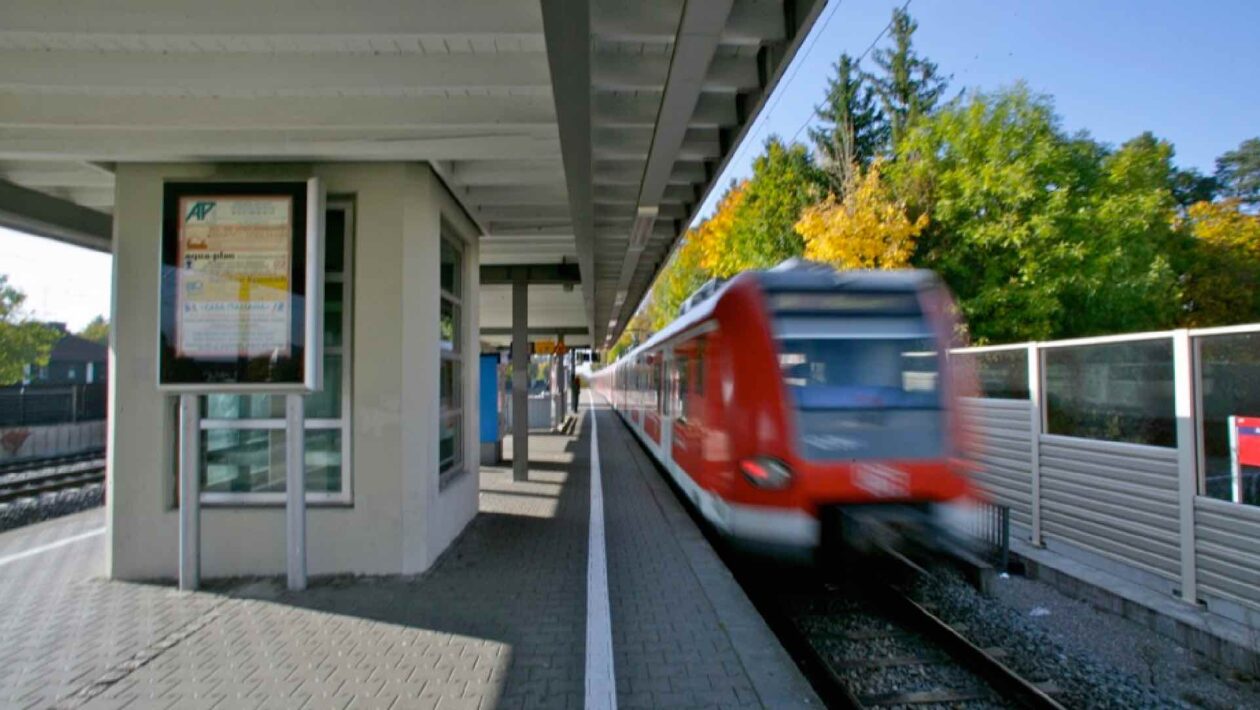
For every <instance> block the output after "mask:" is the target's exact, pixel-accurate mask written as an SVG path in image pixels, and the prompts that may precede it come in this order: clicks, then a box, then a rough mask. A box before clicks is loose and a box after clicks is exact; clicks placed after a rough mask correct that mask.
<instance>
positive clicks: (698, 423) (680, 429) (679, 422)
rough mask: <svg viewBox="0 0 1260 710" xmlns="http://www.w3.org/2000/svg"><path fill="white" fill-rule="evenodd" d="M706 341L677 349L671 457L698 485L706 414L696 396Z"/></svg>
mask: <svg viewBox="0 0 1260 710" xmlns="http://www.w3.org/2000/svg"><path fill="white" fill-rule="evenodd" d="M703 337H704V336H699V337H696V338H692V339H690V340H687V341H685V342H682V343H679V344H678V346H677V347H675V349H674V358H675V361H674V371H675V373H676V378H675V382H676V384H675V391H674V404H675V410H674V426H673V430H674V437H673V442H672V444H673V447H672V451H671V455H672V456H673V459H674V463H676V464H678V467H679V468H681V469H682V470H683V472H684V473H685V474H687V476H689V477H690V478H692V479H693V480H695V481H696V482H697V483H699V482H700V479H701V478H702V475H703V471H702V469H701V462H702V458H703V457H702V456H701V453H702V452H701V442H702V432H703V428H704V427H703V424H704V423H703V421H702V420H703V413H702V411H701V408H700V406H699V405H700V400H701V398H700V396H698V394H697V391H696V390H697V387H696V385H697V382H696V370H697V368H696V363H697V360H698V359H699V355H700V352H701V350H703V347H704V346H703V345H702V342H703Z"/></svg>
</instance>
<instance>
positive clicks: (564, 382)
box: [556, 335, 569, 422]
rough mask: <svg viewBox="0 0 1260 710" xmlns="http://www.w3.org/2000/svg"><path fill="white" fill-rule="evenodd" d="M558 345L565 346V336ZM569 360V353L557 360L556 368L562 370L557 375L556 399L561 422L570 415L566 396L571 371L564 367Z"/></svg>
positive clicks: (561, 336) (557, 340)
mask: <svg viewBox="0 0 1260 710" xmlns="http://www.w3.org/2000/svg"><path fill="white" fill-rule="evenodd" d="M556 343H558V344H559V345H564V335H560V336H558V337H557V338H556ZM568 358H569V353H567V352H565V353H562V354H561V355H559V356H558V357H557V358H556V367H558V368H560V371H559V372H558V373H557V374H556V397H557V398H558V399H559V404H558V405H557V407H556V409H557V410H558V411H559V412H560V417H559V419H560V421H561V422H563V421H564V418H565V416H567V415H568V413H569V399H568V397H566V396H565V394H566V393H567V392H568V390H569V370H568V369H567V368H566V367H565V366H564V364H565V360H567V359H568Z"/></svg>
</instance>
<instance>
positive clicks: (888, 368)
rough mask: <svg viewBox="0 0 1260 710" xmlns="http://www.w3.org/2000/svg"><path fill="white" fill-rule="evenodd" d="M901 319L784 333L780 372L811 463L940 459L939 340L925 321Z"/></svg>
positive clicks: (822, 322)
mask: <svg viewBox="0 0 1260 710" xmlns="http://www.w3.org/2000/svg"><path fill="white" fill-rule="evenodd" d="M811 320H813V319H811ZM895 320H896V321H900V322H899V323H897V326H899V327H893V328H881V327H879V324H876V323H872V322H865V323H862V324H861V326H863V327H857V328H855V327H853V324H852V323H843V322H833V323H826V320H824V319H819V320H818V321H815V322H814V323H813V324H812V326H811V327H808V328H805V329H802V328H799V327H788V328H784V327H780V328H779V329H778V330H779V333H778V346H779V367H780V370H781V373H782V376H783V383H784V386H785V389H786V391H787V393H788V397H789V398H790V401H791V402H792V403H793V404H794V406H795V409H796V420H797V430H798V432H799V436H800V447H801V453H802V455H803V456H804V457H805V458H807V459H814V460H839V459H871V458H895V459H923V458H934V457H939V456H940V455H941V454H942V451H943V448H944V447H943V426H942V421H943V416H942V412H941V395H940V356H939V354H938V353H937V349H936V341H935V339H934V338H933V337H931V335H929V334H928V333H926V332H924V330H925V329H924V328H923V327H921V323H922V322H921V321H920V319H918V318H914V319H895ZM888 324H889V321H885V322H884V325H888ZM782 325H783V324H782V323H780V326H782ZM797 325H799V323H798V324H797ZM819 326H825V327H819ZM872 326H874V327H872ZM880 331H884V332H880Z"/></svg>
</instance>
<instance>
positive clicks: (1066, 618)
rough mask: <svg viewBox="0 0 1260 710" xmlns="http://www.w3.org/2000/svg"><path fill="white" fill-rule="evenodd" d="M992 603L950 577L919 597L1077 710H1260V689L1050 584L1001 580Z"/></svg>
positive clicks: (923, 586) (941, 577) (935, 580)
mask: <svg viewBox="0 0 1260 710" xmlns="http://www.w3.org/2000/svg"><path fill="white" fill-rule="evenodd" d="M995 587H996V589H995V591H994V595H993V597H990V598H986V597H983V596H981V595H980V594H979V593H977V592H976V591H975V590H974V589H973V588H972V587H970V586H969V585H967V584H966V583H965V582H963V580H962V579H961V578H959V577H957V576H954V575H951V574H942V575H938V576H937V577H935V578H933V579H931V580H928V581H926V582H924V583H922V584H921V585H920V587H919V589H918V590H917V596H918V597H919V598H920V599H921V600H922V601H923V602H926V603H928V604H930V605H931V606H932V607H933V608H934V610H935V613H937V614H938V615H939V616H940V617H941V618H943V619H944V620H946V621H947V622H949V623H951V624H958V623H963V624H966V625H967V632H966V636H967V637H968V638H969V639H971V640H972V641H973V642H975V643H977V644H979V645H981V646H985V647H991V646H995V647H999V648H1002V649H1004V650H1005V651H1006V653H1007V655H1006V656H1005V657H1004V658H1003V661H1004V662H1005V663H1007V664H1008V665H1009V666H1011V667H1012V668H1014V669H1015V670H1016V671H1018V672H1019V673H1021V674H1022V675H1024V676H1025V677H1026V678H1029V679H1030V680H1033V681H1042V680H1047V681H1050V682H1051V683H1053V684H1054V685H1055V686H1056V687H1057V688H1058V689H1059V692H1058V693H1056V694H1055V698H1056V699H1057V700H1059V701H1060V702H1062V703H1063V704H1064V705H1066V706H1067V707H1072V708H1138V707H1140V708H1178V707H1203V708H1236V707H1260V683H1258V682H1257V681H1256V680H1255V679H1249V678H1241V677H1237V676H1235V675H1233V674H1232V673H1228V672H1222V671H1221V670H1219V669H1217V668H1216V667H1215V665H1214V664H1213V663H1212V662H1211V661H1209V660H1208V659H1207V658H1205V657H1204V656H1202V655H1201V654H1197V653H1195V652H1194V651H1191V650H1189V649H1186V648H1183V647H1182V646H1179V645H1178V644H1176V643H1175V642H1174V641H1172V640H1171V639H1168V638H1166V637H1164V636H1161V635H1159V634H1157V633H1155V632H1154V631H1151V630H1150V629H1147V628H1144V627H1142V626H1139V625H1137V624H1135V623H1133V622H1131V621H1129V620H1128V619H1124V618H1122V617H1119V616H1115V615H1112V614H1109V613H1107V612H1104V611H1102V610H1099V609H1095V608H1094V607H1092V606H1090V605H1089V604H1087V603H1084V602H1080V601H1076V600H1073V599H1070V598H1068V597H1066V596H1064V595H1062V594H1060V593H1059V592H1058V591H1056V590H1054V589H1052V588H1050V587H1048V586H1047V585H1045V584H1042V583H1040V582H1036V581H1034V580H1029V579H1026V578H1023V577H1017V576H1009V577H1001V578H999V579H998V580H997V583H996V585H995Z"/></svg>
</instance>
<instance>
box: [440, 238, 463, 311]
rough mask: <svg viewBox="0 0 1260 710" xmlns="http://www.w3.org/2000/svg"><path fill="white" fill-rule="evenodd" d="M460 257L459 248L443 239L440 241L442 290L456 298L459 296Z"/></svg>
mask: <svg viewBox="0 0 1260 710" xmlns="http://www.w3.org/2000/svg"><path fill="white" fill-rule="evenodd" d="M461 256H462V255H461V254H460V252H459V247H457V246H455V244H454V243H453V242H451V240H449V239H447V238H445V237H444V238H443V239H442V276H441V278H442V290H443V291H445V292H447V293H449V294H451V295H452V296H455V297H456V298H458V297H459V295H460V273H459V272H460V268H461V263H462V258H461Z"/></svg>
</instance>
